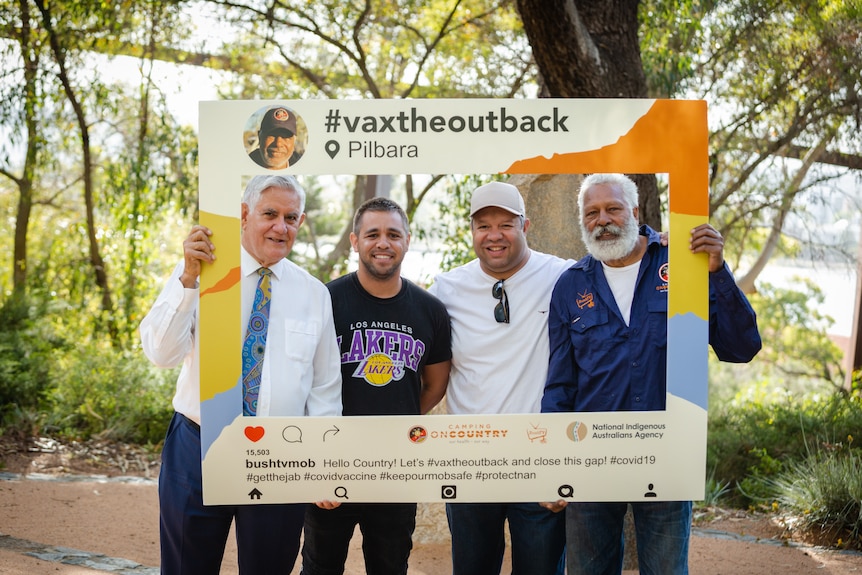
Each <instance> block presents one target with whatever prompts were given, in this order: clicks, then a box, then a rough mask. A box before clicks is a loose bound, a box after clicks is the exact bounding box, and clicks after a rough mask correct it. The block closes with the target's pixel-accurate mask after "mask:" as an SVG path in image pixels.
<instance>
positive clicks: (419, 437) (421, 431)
mask: <svg viewBox="0 0 862 575" xmlns="http://www.w3.org/2000/svg"><path fill="white" fill-rule="evenodd" d="M407 437H409V438H410V441H412V442H413V443H422V442H423V441H425V438H426V437H428V431H426V430H425V428H424V427H422V426H421V425H417V426H415V427H411V428H410V433H408V435H407Z"/></svg>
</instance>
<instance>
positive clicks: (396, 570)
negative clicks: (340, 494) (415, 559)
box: [302, 503, 416, 575]
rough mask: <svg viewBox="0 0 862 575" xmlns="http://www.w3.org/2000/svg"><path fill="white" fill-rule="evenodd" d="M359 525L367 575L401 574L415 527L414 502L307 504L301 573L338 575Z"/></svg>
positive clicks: (341, 570) (402, 574) (341, 571)
mask: <svg viewBox="0 0 862 575" xmlns="http://www.w3.org/2000/svg"><path fill="white" fill-rule="evenodd" d="M356 525H359V529H360V530H361V531H362V554H363V556H364V557H365V572H366V573H367V575H405V574H406V573H407V559H408V558H409V557H410V550H411V549H412V548H413V539H412V537H413V530H414V529H415V527H416V504H415V503H342V504H341V506H339V507H336V508H335V509H320V508H319V507H317V506H316V505H309V506H308V509H307V510H306V513H305V541H304V543H303V545H302V575H341V574H342V573H344V562H345V560H346V559H347V551H348V546H349V544H350V538H351V537H353V530H354V528H355V527H356Z"/></svg>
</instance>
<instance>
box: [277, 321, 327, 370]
mask: <svg viewBox="0 0 862 575" xmlns="http://www.w3.org/2000/svg"><path fill="white" fill-rule="evenodd" d="M318 332H319V328H318V325H317V323H315V322H309V321H298V320H295V319H287V320H285V322H284V344H285V349H284V352H285V355H287V357H288V358H290V359H291V360H293V361H299V362H304V363H311V362H312V360H313V359H314V350H315V348H316V347H317V339H318Z"/></svg>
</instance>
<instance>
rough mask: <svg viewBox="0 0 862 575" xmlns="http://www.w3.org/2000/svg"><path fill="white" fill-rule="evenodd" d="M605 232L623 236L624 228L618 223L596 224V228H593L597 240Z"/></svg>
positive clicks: (593, 235) (593, 236) (593, 234)
mask: <svg viewBox="0 0 862 575" xmlns="http://www.w3.org/2000/svg"><path fill="white" fill-rule="evenodd" d="M604 233H608V234H613V235H615V236H621V235H623V228H622V227H620V226H618V225H616V224H608V225H606V226H596V227H595V228H593V233H592V234H591V235H592V238H593V239H594V240H597V239H599V236H600V235H602V234H604Z"/></svg>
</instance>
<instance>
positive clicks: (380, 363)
mask: <svg viewBox="0 0 862 575" xmlns="http://www.w3.org/2000/svg"><path fill="white" fill-rule="evenodd" d="M353 377H361V378H363V379H365V381H367V382H368V383H370V384H371V385H373V386H376V387H383V386H384V385H387V384H388V383H389V382H391V381H398V380H400V379H401V378H402V377H404V362H403V361H395V360H393V359H392V358H391V357H389V356H388V355H386V354H385V353H374V354H371V355H369V356H368V357H366V358H365V359H364V360H363V361H361V362H359V365H358V366H357V367H356V371H354V372H353Z"/></svg>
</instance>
